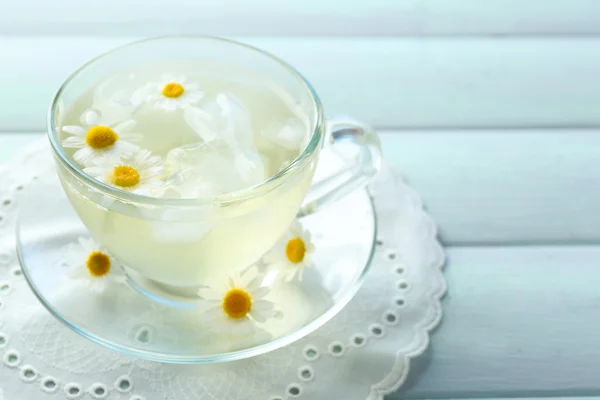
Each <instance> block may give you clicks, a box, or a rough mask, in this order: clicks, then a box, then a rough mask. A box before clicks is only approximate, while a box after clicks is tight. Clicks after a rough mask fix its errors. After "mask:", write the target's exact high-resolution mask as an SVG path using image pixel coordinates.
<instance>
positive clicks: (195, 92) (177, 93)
mask: <svg viewBox="0 0 600 400" xmlns="http://www.w3.org/2000/svg"><path fill="white" fill-rule="evenodd" d="M202 97H204V93H202V91H200V88H199V87H198V85H197V84H195V83H186V78H185V76H172V75H167V74H165V75H163V76H162V79H161V80H160V81H158V82H150V83H147V84H145V85H144V86H142V87H141V88H139V89H137V90H136V91H135V92H133V94H132V95H131V103H132V104H133V106H134V107H139V106H140V105H142V104H144V103H148V104H151V105H152V106H153V107H154V108H161V109H163V110H166V111H174V110H176V109H178V108H181V109H185V108H187V107H189V106H191V105H193V104H195V103H197V102H199V101H200V99H202Z"/></svg>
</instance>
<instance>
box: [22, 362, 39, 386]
mask: <svg viewBox="0 0 600 400" xmlns="http://www.w3.org/2000/svg"><path fill="white" fill-rule="evenodd" d="M36 378H37V372H36V370H35V369H34V368H33V367H32V366H31V365H24V366H23V367H22V368H21V380H22V381H23V382H33V381H35V380H36Z"/></svg>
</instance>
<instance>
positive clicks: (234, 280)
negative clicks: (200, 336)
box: [198, 267, 278, 332]
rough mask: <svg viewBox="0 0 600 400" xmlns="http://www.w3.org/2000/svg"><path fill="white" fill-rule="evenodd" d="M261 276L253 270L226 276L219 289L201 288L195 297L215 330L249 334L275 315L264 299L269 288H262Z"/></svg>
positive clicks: (272, 308) (268, 302) (254, 268)
mask: <svg viewBox="0 0 600 400" xmlns="http://www.w3.org/2000/svg"><path fill="white" fill-rule="evenodd" d="M263 280H264V276H263V275H261V274H259V273H258V270H257V269H256V267H252V268H250V269H249V270H247V271H246V272H245V273H244V274H242V275H240V274H234V275H232V276H230V277H229V279H228V281H227V283H226V284H225V285H224V286H223V288H222V289H221V290H215V289H213V288H202V289H200V290H198V295H200V296H201V297H202V298H203V299H204V303H205V304H206V306H207V308H206V310H205V314H204V315H205V316H206V318H207V320H208V321H209V323H210V326H211V327H212V328H213V329H214V330H215V331H234V332H252V331H254V328H255V326H254V324H255V323H263V322H265V321H266V320H267V319H269V318H273V317H276V316H277V314H278V313H277V312H276V311H275V306H274V304H273V303H272V302H270V301H268V300H265V298H264V297H265V296H266V295H267V294H269V288H268V287H266V286H261V284H262V282H263Z"/></svg>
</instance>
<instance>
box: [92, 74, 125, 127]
mask: <svg viewBox="0 0 600 400" xmlns="http://www.w3.org/2000/svg"><path fill="white" fill-rule="evenodd" d="M134 88H135V83H134V80H133V79H132V78H131V77H130V76H129V75H115V76H113V77H111V78H109V79H106V80H105V81H104V82H102V83H100V84H99V85H98V86H96V88H95V90H94V104H93V106H92V108H93V109H95V110H98V111H100V113H101V115H102V122H103V123H104V124H106V125H110V124H113V123H115V122H118V121H122V120H124V119H127V118H130V116H131V113H132V112H133V105H132V104H131V101H130V96H131V93H132V92H133V90H134Z"/></svg>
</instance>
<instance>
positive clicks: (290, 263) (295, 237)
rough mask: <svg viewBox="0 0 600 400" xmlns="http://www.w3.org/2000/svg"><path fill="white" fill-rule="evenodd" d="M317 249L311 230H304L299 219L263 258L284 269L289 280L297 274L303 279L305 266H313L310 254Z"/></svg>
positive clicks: (271, 264) (273, 265) (299, 278)
mask: <svg viewBox="0 0 600 400" xmlns="http://www.w3.org/2000/svg"><path fill="white" fill-rule="evenodd" d="M314 250H315V246H314V245H313V244H312V242H311V238H310V232H308V231H306V230H304V229H303V228H302V225H300V223H299V222H298V221H294V222H293V223H292V225H291V226H290V229H289V230H288V232H286V233H285V234H284V236H283V237H282V238H281V239H280V240H279V241H278V242H277V243H276V244H275V246H274V247H273V248H272V249H271V251H269V253H267V254H266V255H265V256H264V258H263V260H264V262H265V263H267V264H270V266H271V267H273V268H277V269H279V270H283V274H284V276H285V278H286V280H287V281H291V280H293V279H294V278H295V277H296V276H297V277H298V280H302V276H303V273H304V268H306V267H311V266H312V262H311V260H310V254H311V253H312V252H313V251H314Z"/></svg>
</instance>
